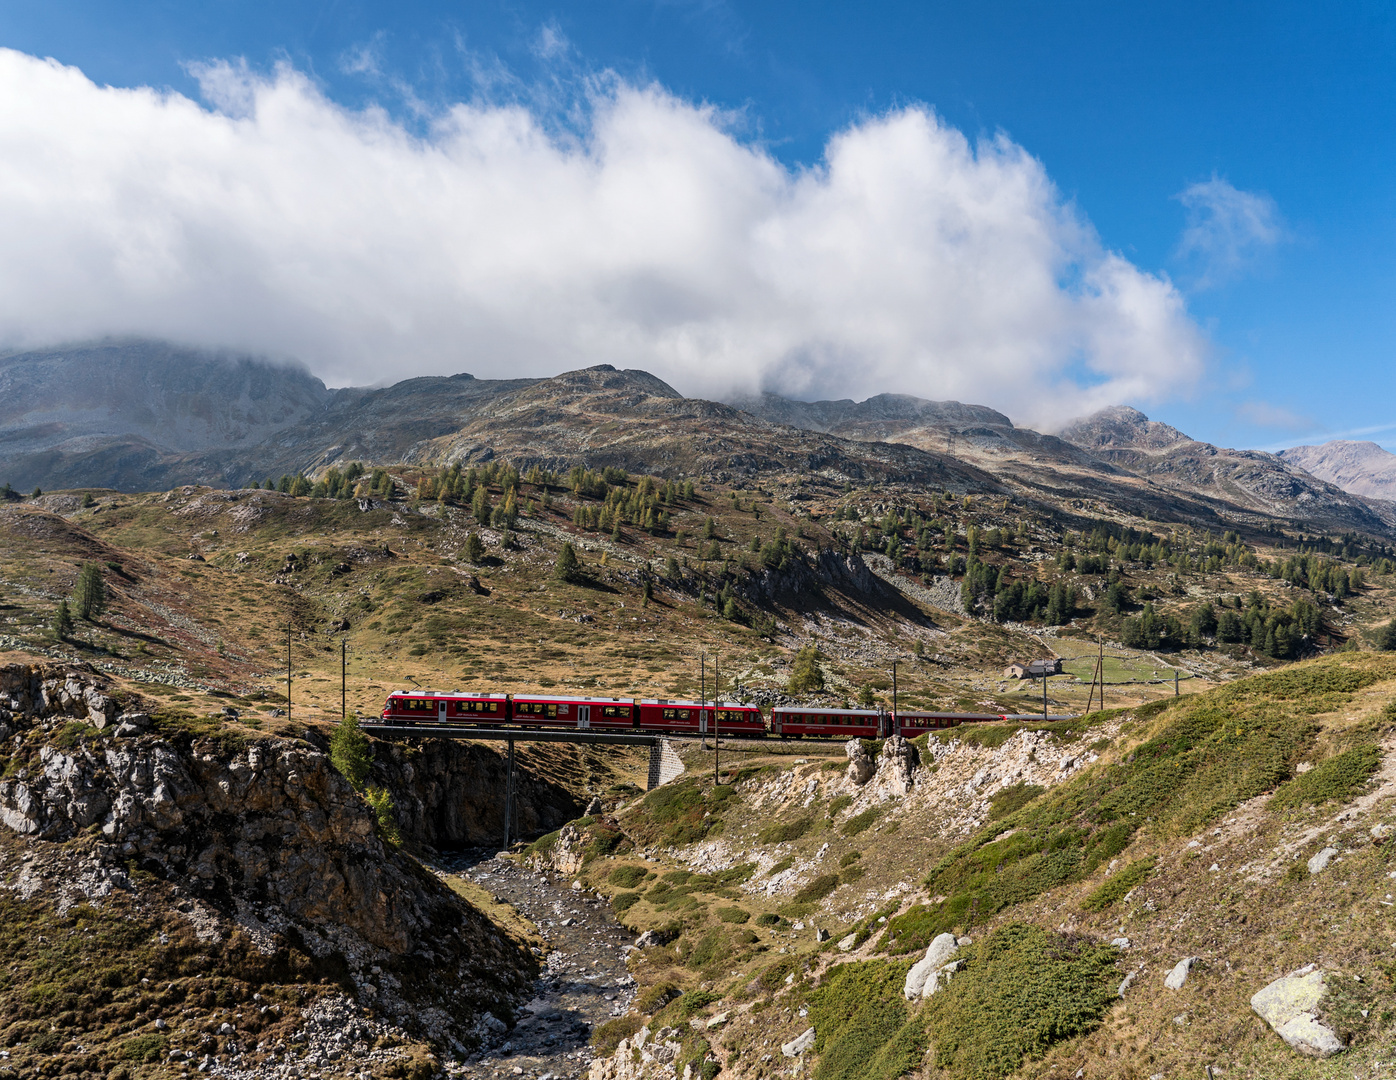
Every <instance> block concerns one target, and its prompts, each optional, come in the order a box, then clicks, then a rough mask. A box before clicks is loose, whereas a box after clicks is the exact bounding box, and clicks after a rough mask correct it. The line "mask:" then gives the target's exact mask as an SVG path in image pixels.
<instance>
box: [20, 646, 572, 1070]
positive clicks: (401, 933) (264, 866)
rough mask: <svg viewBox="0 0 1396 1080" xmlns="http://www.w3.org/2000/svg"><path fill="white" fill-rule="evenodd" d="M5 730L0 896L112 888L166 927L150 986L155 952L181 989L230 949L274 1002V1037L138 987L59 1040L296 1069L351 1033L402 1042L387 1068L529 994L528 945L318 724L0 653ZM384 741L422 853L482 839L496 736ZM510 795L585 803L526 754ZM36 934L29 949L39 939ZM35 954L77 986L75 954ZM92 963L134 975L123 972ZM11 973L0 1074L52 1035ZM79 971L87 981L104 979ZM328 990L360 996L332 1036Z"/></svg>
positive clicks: (559, 816) (382, 765)
mask: <svg viewBox="0 0 1396 1080" xmlns="http://www.w3.org/2000/svg"><path fill="white" fill-rule="evenodd" d="M0 740H3V741H0V746H3V749H4V754H5V757H4V768H3V778H0V821H3V824H4V826H5V829H4V830H3V832H0V839H3V841H4V843H3V850H0V896H4V897H7V898H8V899H10V900H12V901H14V902H17V903H20V904H21V905H24V906H25V907H26V915H25V918H26V919H27V920H29V921H31V922H34V923H36V924H39V923H43V922H44V921H45V919H46V918H52V919H55V920H62V919H64V918H68V919H69V920H71V919H72V918H74V917H76V918H77V919H78V922H82V920H83V919H84V918H87V917H88V916H87V913H88V912H89V911H97V910H99V909H103V908H110V909H111V911H112V912H115V911H117V910H118V909H119V910H121V911H122V912H125V913H126V914H127V915H135V914H136V913H139V915H140V917H141V918H143V919H145V920H147V921H149V922H150V926H151V931H152V934H153V935H154V937H155V940H156V941H157V942H160V943H162V947H161V950H160V951H161V955H160V956H159V957H158V958H151V960H150V964H151V972H150V973H143V974H141V976H140V979H141V980H143V981H142V982H140V983H137V985H139V986H145V987H148V986H150V985H151V984H152V982H153V981H154V980H152V978H151V974H153V973H154V970H155V969H157V968H158V970H159V976H158V977H159V980H160V982H162V983H164V984H165V985H166V990H165V995H166V996H169V997H171V998H172V999H178V1000H179V1001H180V1002H181V1003H185V1002H189V1001H190V999H191V998H192V997H194V995H193V991H192V985H190V983H191V980H196V979H198V978H201V977H202V978H206V977H207V976H208V975H209V973H210V972H213V973H217V972H218V970H219V969H220V968H221V967H231V968H236V969H237V970H238V973H239V975H240V980H239V981H240V983H241V984H242V985H243V986H244V987H245V988H247V990H248V996H249V997H251V996H253V995H257V996H258V997H259V998H260V997H261V996H266V998H267V1000H268V1001H270V1000H272V999H273V998H275V999H276V1000H277V1001H278V1002H281V1004H278V1007H277V1008H278V1012H276V1013H273V1014H272V1015H273V1016H274V1017H276V1018H277V1019H278V1024H277V1025H274V1026H275V1027H276V1035H275V1037H273V1038H270V1039H269V1038H267V1037H261V1038H258V1039H256V1040H252V1039H250V1038H248V1037H247V1036H246V1035H245V1033H244V1032H245V1029H246V1027H247V1025H246V1024H237V1023H234V1022H232V1021H231V1020H220V1021H219V1022H218V1023H213V1022H212V1020H211V1019H210V1020H206V1019H205V1018H204V1015H203V1014H202V1013H201V1010H200V1009H198V1008H197V1007H195V1008H193V1009H191V1008H190V1007H189V1005H188V1004H185V1005H184V1008H183V1011H182V1013H181V1018H180V1019H175V1018H174V1017H173V1016H170V1015H167V1014H168V1013H169V1012H170V1011H171V1010H169V1009H168V1008H154V1007H152V1006H149V1005H143V1006H139V1007H138V1014H137V1015H136V1016H134V1017H131V1018H130V1019H128V1020H117V1021H116V1022H111V1018H107V1019H108V1022H106V1023H100V1022H99V1020H101V1019H102V1017H101V1016H100V1015H94V1016H91V1017H86V1018H79V1017H77V1016H73V1017H72V1024H73V1029H72V1031H71V1032H67V1031H65V1032H61V1036H62V1043H61V1044H60V1045H62V1044H66V1043H68V1042H70V1041H71V1042H72V1043H73V1044H74V1045H75V1046H81V1047H83V1052H82V1054H81V1055H80V1056H82V1057H83V1060H84V1061H85V1062H86V1063H87V1064H89V1065H94V1066H95V1065H97V1064H99V1063H100V1061H101V1060H103V1059H104V1057H105V1058H107V1059H110V1060H114V1061H121V1060H125V1059H124V1058H123V1056H122V1055H123V1053H126V1055H127V1057H128V1058H129V1057H130V1054H131V1053H133V1052H134V1051H130V1049H129V1048H130V1047H131V1046H132V1045H133V1040H139V1039H142V1038H146V1037H147V1036H148V1039H147V1042H146V1043H136V1044H134V1045H138V1046H144V1045H147V1044H148V1046H149V1047H158V1048H159V1050H160V1055H159V1056H160V1057H162V1058H163V1059H164V1060H165V1061H166V1062H167V1063H174V1062H187V1063H191V1064H192V1063H193V1062H195V1061H199V1062H201V1063H202V1064H204V1066H205V1068H210V1067H211V1068H214V1069H215V1070H222V1071H225V1072H227V1074H228V1075H297V1069H298V1068H309V1067H312V1066H314V1065H315V1063H316V1061H317V1060H318V1061H319V1062H321V1063H322V1065H321V1067H324V1068H327V1069H329V1070H330V1071H331V1072H337V1071H338V1070H339V1068H341V1067H343V1068H347V1067H348V1057H347V1056H346V1055H345V1054H344V1053H343V1052H342V1051H343V1049H345V1048H346V1047H348V1046H353V1045H354V1044H355V1043H362V1044H363V1050H364V1053H365V1054H367V1053H368V1052H369V1050H370V1049H371V1048H373V1047H374V1046H375V1045H376V1046H377V1047H378V1051H375V1052H379V1051H383V1048H384V1047H388V1048H390V1049H391V1048H393V1047H397V1048H398V1049H396V1050H394V1051H393V1052H392V1053H387V1056H386V1057H385V1058H383V1060H381V1061H379V1063H378V1067H379V1068H381V1069H383V1070H385V1072H386V1073H391V1072H392V1071H393V1070H392V1068H390V1066H392V1065H393V1063H394V1062H396V1063H397V1065H398V1066H400V1067H401V1068H400V1069H399V1071H402V1070H403V1069H407V1066H406V1064H405V1063H406V1062H408V1061H409V1060H414V1059H413V1054H414V1053H416V1054H417V1058H416V1059H415V1060H417V1061H418V1064H419V1065H421V1062H425V1061H428V1060H431V1058H430V1053H431V1052H432V1051H435V1052H437V1053H445V1054H447V1055H448V1056H449V1055H452V1054H454V1055H456V1056H465V1055H467V1054H468V1053H470V1051H471V1050H472V1049H473V1048H475V1047H478V1046H479V1045H481V1044H482V1042H484V1041H485V1040H486V1039H487V1037H488V1036H489V1035H490V1034H491V1033H492V1031H493V1030H494V1028H495V1027H496V1026H498V1025H502V1024H503V1023H505V1022H506V1021H507V1022H510V1023H512V1021H513V1018H514V1015H515V1013H516V1012H517V1010H518V1009H519V1008H520V1006H522V1005H523V1004H524V1003H525V1002H526V1001H527V1000H528V999H529V997H530V996H531V988H532V985H533V981H534V979H535V977H536V975H537V973H538V970H539V959H538V956H537V955H535V951H534V950H531V949H530V948H528V947H527V946H526V945H525V943H524V942H523V941H521V940H520V939H518V938H517V937H516V936H515V937H511V936H510V935H508V934H506V933H505V932H503V931H501V929H500V928H499V927H498V926H496V925H495V924H494V923H493V922H491V921H490V920H489V919H488V918H487V917H486V916H485V915H484V914H482V913H481V912H480V911H479V910H477V909H476V907H474V906H472V905H471V904H470V903H469V902H467V901H466V900H465V899H463V898H462V897H461V896H460V895H459V894H458V892H457V891H453V889H452V888H451V887H450V886H449V884H448V883H446V882H444V881H443V880H442V878H441V876H440V875H438V874H437V873H435V872H433V871H431V870H429V869H428V868H427V867H426V866H425V865H423V863H422V862H421V861H419V859H418V858H416V857H414V856H413V855H411V854H408V853H407V851H406V850H402V849H399V848H398V847H397V846H395V845H394V844H393V843H391V842H389V841H388V840H387V839H385V837H384V836H383V834H382V830H381V829H380V828H379V826H378V825H377V823H376V821H375V817H374V813H373V811H372V810H371V809H370V807H369V806H368V805H367V804H366V803H365V801H364V799H363V798H362V797H361V796H360V795H359V794H357V793H356V792H355V791H354V790H353V788H351V787H350V785H349V783H348V782H347V781H346V780H345V779H344V778H343V777H342V776H340V774H339V773H338V772H336V771H335V770H334V769H333V768H332V767H331V765H330V762H329V758H328V755H327V753H326V747H325V746H324V745H323V743H324V738H323V736H321V735H320V734H319V733H317V732H315V731H314V730H306V731H304V732H303V733H302V735H301V736H300V737H296V738H287V737H261V736H257V735H256V734H255V733H252V732H246V731H243V732H234V731H231V730H224V731H222V732H221V733H220V734H218V735H200V734H198V733H196V732H191V731H188V730H178V729H171V728H170V726H169V725H168V724H166V723H163V722H160V721H157V720H155V719H153V718H152V717H151V715H150V714H149V713H148V712H145V711H142V710H141V708H140V707H139V704H138V702H136V701H135V700H134V699H133V697H132V695H131V694H130V693H129V691H123V690H121V689H118V688H115V687H113V686H112V685H111V684H110V682H109V681H108V680H106V679H105V678H104V677H103V676H101V675H100V674H98V673H96V672H91V671H82V670H80V669H75V668H72V667H67V666H59V665H43V664H11V665H8V666H6V667H4V668H3V669H0ZM378 757H379V760H378V762H377V764H376V766H375V768H376V770H377V772H378V773H379V774H381V779H382V781H383V782H384V783H385V784H387V785H389V786H390V787H391V789H392V790H393V792H394V795H395V800H396V802H397V804H398V806H399V808H400V811H399V813H400V821H401V825H400V829H401V831H402V834H403V835H404V837H405V838H406V840H405V843H404V845H403V846H404V848H413V849H416V850H419V851H421V852H423V853H428V854H429V853H430V852H431V851H432V849H433V846H434V845H435V844H441V845H442V846H449V845H459V844H461V843H464V842H467V841H470V840H472V839H473V840H477V841H478V840H481V839H490V838H491V837H490V835H489V834H490V833H491V832H492V831H493V830H494V829H495V827H496V826H495V822H496V819H497V816H498V809H497V805H496V804H497V802H498V801H499V800H492V796H493V795H494V794H495V791H496V788H502V782H503V781H502V775H496V774H501V773H502V770H501V768H500V766H499V755H497V754H494V753H492V752H490V751H488V750H483V749H482V748H480V747H464V746H455V745H452V744H442V743H439V742H437V743H431V744H428V745H427V747H426V748H425V749H413V748H408V747H399V746H386V747H381V748H380V753H379V755H378ZM517 807H518V812H519V816H520V818H521V819H522V822H523V824H524V827H525V828H541V827H542V826H545V825H548V824H554V823H557V822H559V821H564V820H566V819H567V818H568V817H569V816H574V815H575V812H576V808H575V807H574V806H573V805H572V800H571V797H570V796H569V795H568V794H567V793H566V791H565V790H564V789H563V788H561V787H560V786H559V785H557V784H555V783H551V782H549V781H545V780H543V779H541V778H538V777H536V776H533V775H531V774H528V773H527V772H524V773H523V774H522V775H521V777H520V783H519V796H518V803H517ZM44 913H47V914H46V915H45V914H44ZM74 913H76V915H74ZM74 932H78V933H81V932H82V931H81V930H76V931H74ZM35 938H36V941H30V942H29V946H30V947H32V946H33V945H34V944H36V942H37V943H42V942H43V941H44V940H45V936H42V935H35ZM39 951H42V945H39ZM77 955H78V957H79V958H80V957H81V955H82V954H81V952H79V954H77ZM36 964H37V966H38V967H39V968H42V969H43V971H44V973H45V974H46V975H47V976H48V977H49V979H50V981H53V980H57V985H60V986H65V987H66V986H72V987H73V993H72V995H71V996H73V997H75V998H78V999H81V997H82V994H83V991H82V990H81V988H78V987H77V986H76V984H77V983H78V982H80V981H81V978H80V976H81V970H80V967H79V966H77V965H73V967H72V968H71V969H69V970H62V968H63V967H64V966H65V965H57V966H56V967H57V968H58V969H57V970H55V965H53V964H49V963H43V962H39V961H38V960H37V958H36ZM130 974H131V975H132V976H134V975H135V972H131V973H130ZM104 978H106V980H107V982H117V983H122V984H124V982H125V981H126V980H125V977H124V976H122V975H119V974H117V973H116V972H115V971H113V972H112V973H111V974H110V975H107V976H104ZM271 985H275V986H278V987H281V988H282V990H283V991H284V992H282V993H273V992H272V991H271V990H270V986H271ZM7 989H8V990H9V991H10V992H9V993H8V994H7V995H6V998H5V1000H6V1003H7V1007H6V1008H5V1010H4V1015H0V1042H3V1043H4V1044H5V1046H6V1047H8V1048H9V1049H7V1051H6V1053H7V1055H8V1057H7V1058H6V1059H4V1060H3V1061H0V1075H4V1073H3V1069H4V1068H5V1067H6V1064H7V1063H8V1066H9V1067H10V1068H11V1069H13V1068H14V1065H15V1063H18V1062H21V1061H31V1062H36V1061H37V1060H38V1058H37V1057H31V1055H28V1054H26V1050H27V1049H29V1048H32V1047H33V1045H34V1044H35V1042H36V1041H37V1042H38V1043H39V1044H40V1045H41V1046H48V1045H49V1043H51V1042H52V1041H53V1040H52V1039H47V1034H48V1032H47V1031H44V1032H37V1031H36V1030H35V1028H34V1024H33V1023H31V1022H29V1020H28V1019H27V1017H26V1016H22V1015H20V1014H21V1013H23V1012H24V1010H23V1009H16V1008H14V1007H13V1006H14V1005H15V1003H16V1002H17V1001H18V1000H21V999H22V998H23V989H24V988H23V986H20V985H17V984H16V983H15V981H14V980H13V978H12V980H11V982H10V984H9V986H8V987H7ZM110 989H112V988H110V987H109V988H107V990H110ZM88 990H89V991H90V994H89V996H91V997H92V998H93V999H94V1000H95V999H100V998H102V997H103V996H106V997H111V996H112V995H111V994H110V993H105V994H104V993H103V992H102V991H101V990H100V989H93V988H88ZM118 996H119V995H118ZM136 996H139V992H137V994H136ZM172 1003H173V1002H172ZM247 1004H248V1007H249V1008H250V1006H251V1002H248V1003H247ZM257 1008H258V1009H261V1010H262V1011H261V1012H259V1013H258V1014H257V1015H258V1016H259V1017H265V1016H266V1015H267V1012H266V1010H265V1009H262V1007H261V1006H260V1005H259V1006H257ZM316 1010H318V1012H316ZM326 1010H328V1011H329V1012H328V1013H327V1012H326ZM336 1010H338V1012H340V1013H344V1012H345V1010H348V1013H346V1014H345V1015H349V1014H353V1015H354V1016H355V1018H356V1019H355V1021H354V1024H353V1025H352V1026H351V1028H350V1029H349V1030H351V1031H352V1030H355V1029H357V1028H359V1027H362V1028H363V1032H364V1036H365V1037H364V1038H362V1039H350V1041H349V1043H348V1044H344V1030H345V1028H344V1027H343V1025H342V1024H340V1023H338V1022H336V1023H335V1024H332V1025H329V1027H328V1029H327V1031H326V1036H327V1038H328V1037H330V1036H333V1037H334V1038H333V1039H332V1040H331V1042H330V1043H328V1044H327V1047H319V1048H317V1047H316V1046H315V1045H314V1040H309V1039H308V1035H307V1033H311V1034H313V1033H314V1032H315V1031H316V1030H318V1029H317V1027H316V1022H315V1021H314V1016H313V1015H312V1014H314V1015H328V1014H329V1013H335V1012H336ZM364 1010H368V1012H367V1013H365V1012H364ZM247 1011H248V1009H247V1008H245V1009H244V1012H247ZM100 1012H101V1010H98V1013H99V1014H100ZM153 1012H158V1013H159V1015H153V1014H152V1013H153ZM282 1012H284V1014H285V1015H284V1016H282V1015H281V1014H282ZM292 1014H294V1017H295V1019H294V1021H293V1020H292V1019H291V1017H292ZM113 1016H115V1014H113ZM500 1018H503V1019H500ZM292 1024H294V1026H291V1025H292ZM46 1026H47V1025H46ZM262 1026H263V1027H268V1026H272V1025H268V1024H265V1023H264V1024H263V1025H262ZM321 1026H324V1025H321ZM39 1036H44V1038H40V1037H39ZM70 1036H71V1039H70ZM295 1036H300V1039H299V1041H297V1039H296V1038H295ZM102 1043H105V1044H107V1045H106V1047H105V1048H101V1047H99V1046H94V1044H102ZM413 1045H417V1046H418V1047H419V1050H418V1051H409V1050H407V1049H402V1048H406V1047H411V1046H413ZM123 1048H125V1049H123ZM427 1048H429V1049H427ZM330 1050H335V1051H336V1053H335V1054H334V1055H332V1056H327V1055H329V1051H330ZM75 1052H76V1051H75ZM382 1056H383V1054H382V1053H380V1057H382ZM337 1058H338V1059H343V1060H340V1061H339V1063H338V1065H336V1059H337ZM297 1060H304V1061H308V1062H309V1063H310V1064H308V1065H303V1066H297V1065H295V1064H294V1062H295V1061H297ZM363 1060H365V1061H367V1058H366V1057H365V1058H364V1059H363ZM278 1061H279V1062H281V1063H282V1064H281V1065H280V1066H277V1067H276V1068H273V1069H272V1071H271V1072H268V1071H267V1069H268V1068H271V1067H272V1066H276V1063H277V1062H278ZM268 1063H270V1065H269V1064H268ZM423 1067H424V1066H423ZM278 1068H279V1070H280V1071H277V1069H278ZM407 1071H408V1072H410V1070H407ZM429 1071H431V1070H430V1069H428V1072H429ZM406 1074H407V1073H406V1072H404V1075H406ZM36 1075H38V1073H36ZM423 1075H425V1074H423Z"/></svg>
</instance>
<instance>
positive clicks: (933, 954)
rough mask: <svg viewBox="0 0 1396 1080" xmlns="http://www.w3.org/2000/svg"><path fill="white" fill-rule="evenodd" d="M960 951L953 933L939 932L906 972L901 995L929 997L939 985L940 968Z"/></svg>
mask: <svg viewBox="0 0 1396 1080" xmlns="http://www.w3.org/2000/svg"><path fill="white" fill-rule="evenodd" d="M959 951H960V946H959V943H958V942H956V940H955V935H954V934H939V935H937V936H936V939H935V940H934V941H932V942H931V944H930V947H929V948H928V949H927V950H926V955H925V956H924V957H922V958H921V959H920V960H918V961H917V962H916V963H915V964H913V965H912V966H911V970H910V971H908V972H907V973H906V984H905V985H904V986H903V987H902V996H903V997H905V998H906V999H907V1000H908V1001H915V1000H916V999H917V998H920V997H930V996H931V995H932V994H934V993H935V992H936V990H937V989H938V988H939V986H940V979H939V972H940V969H941V968H943V967H945V966H946V965H947V964H949V963H950V961H951V960H953V959H954V958H955V954H956V953H957V952H959Z"/></svg>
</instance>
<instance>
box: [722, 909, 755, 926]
mask: <svg viewBox="0 0 1396 1080" xmlns="http://www.w3.org/2000/svg"><path fill="white" fill-rule="evenodd" d="M713 914H715V915H716V916H717V917H718V918H719V919H720V920H721V921H722V922H725V923H744V922H746V921H747V920H748V919H750V918H751V912H749V911H747V910H745V909H744V908H739V907H720V908H718V909H717V910H716V911H715V912H713Z"/></svg>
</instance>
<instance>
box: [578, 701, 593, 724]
mask: <svg viewBox="0 0 1396 1080" xmlns="http://www.w3.org/2000/svg"><path fill="white" fill-rule="evenodd" d="M577 727H578V728H579V729H581V728H589V727H591V706H590V705H578V706H577Z"/></svg>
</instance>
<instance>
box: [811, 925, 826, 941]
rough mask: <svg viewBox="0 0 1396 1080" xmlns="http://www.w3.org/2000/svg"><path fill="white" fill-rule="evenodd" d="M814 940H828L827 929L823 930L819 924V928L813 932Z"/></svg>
mask: <svg viewBox="0 0 1396 1080" xmlns="http://www.w3.org/2000/svg"><path fill="white" fill-rule="evenodd" d="M814 940H815V941H828V940H829V931H827V930H825V929H824V928H823V927H822V926H821V927H820V928H819V929H817V930H816V931H815V932H814Z"/></svg>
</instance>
